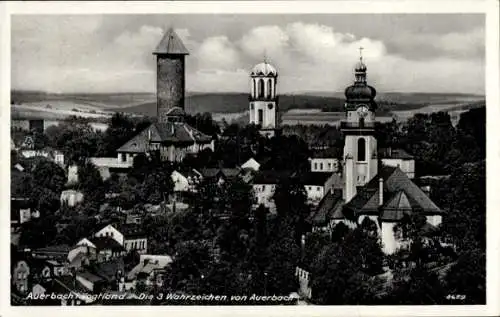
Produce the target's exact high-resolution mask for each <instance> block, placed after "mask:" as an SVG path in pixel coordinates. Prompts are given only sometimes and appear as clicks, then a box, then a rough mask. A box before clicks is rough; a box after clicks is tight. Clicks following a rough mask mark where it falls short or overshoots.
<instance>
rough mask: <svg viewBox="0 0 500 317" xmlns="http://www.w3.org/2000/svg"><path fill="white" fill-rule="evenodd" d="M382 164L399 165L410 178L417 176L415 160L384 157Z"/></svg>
mask: <svg viewBox="0 0 500 317" xmlns="http://www.w3.org/2000/svg"><path fill="white" fill-rule="evenodd" d="M382 164H384V165H387V166H392V167H399V168H400V169H401V171H403V172H404V173H406V175H408V178H410V179H413V178H415V160H403V159H392V158H384V159H382Z"/></svg>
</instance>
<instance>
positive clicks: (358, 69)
mask: <svg viewBox="0 0 500 317" xmlns="http://www.w3.org/2000/svg"><path fill="white" fill-rule="evenodd" d="M354 71H355V72H357V73H358V72H366V65H365V63H363V60H362V59H360V60H359V62H357V63H356V66H355V67H354Z"/></svg>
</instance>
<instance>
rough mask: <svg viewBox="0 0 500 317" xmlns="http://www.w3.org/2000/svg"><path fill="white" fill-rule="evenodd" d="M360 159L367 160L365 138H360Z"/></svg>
mask: <svg viewBox="0 0 500 317" xmlns="http://www.w3.org/2000/svg"><path fill="white" fill-rule="evenodd" d="M358 161H360V162H363V161H366V141H365V139H364V138H360V139H358Z"/></svg>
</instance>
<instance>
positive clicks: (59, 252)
mask: <svg viewBox="0 0 500 317" xmlns="http://www.w3.org/2000/svg"><path fill="white" fill-rule="evenodd" d="M70 250H71V247H70V246H69V245H67V244H60V245H51V246H47V247H44V248H38V249H35V250H33V251H31V256H32V257H33V258H35V259H45V260H58V261H66V260H67V259H68V254H69V251H70Z"/></svg>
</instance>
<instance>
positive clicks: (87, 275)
mask: <svg viewBox="0 0 500 317" xmlns="http://www.w3.org/2000/svg"><path fill="white" fill-rule="evenodd" d="M76 275H77V276H81V277H83V278H84V279H86V280H87V281H90V282H92V283H97V282H102V281H104V280H103V279H102V278H101V277H99V276H97V275H95V274H92V273H90V272H88V271H83V272H78V273H77V274H76Z"/></svg>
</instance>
